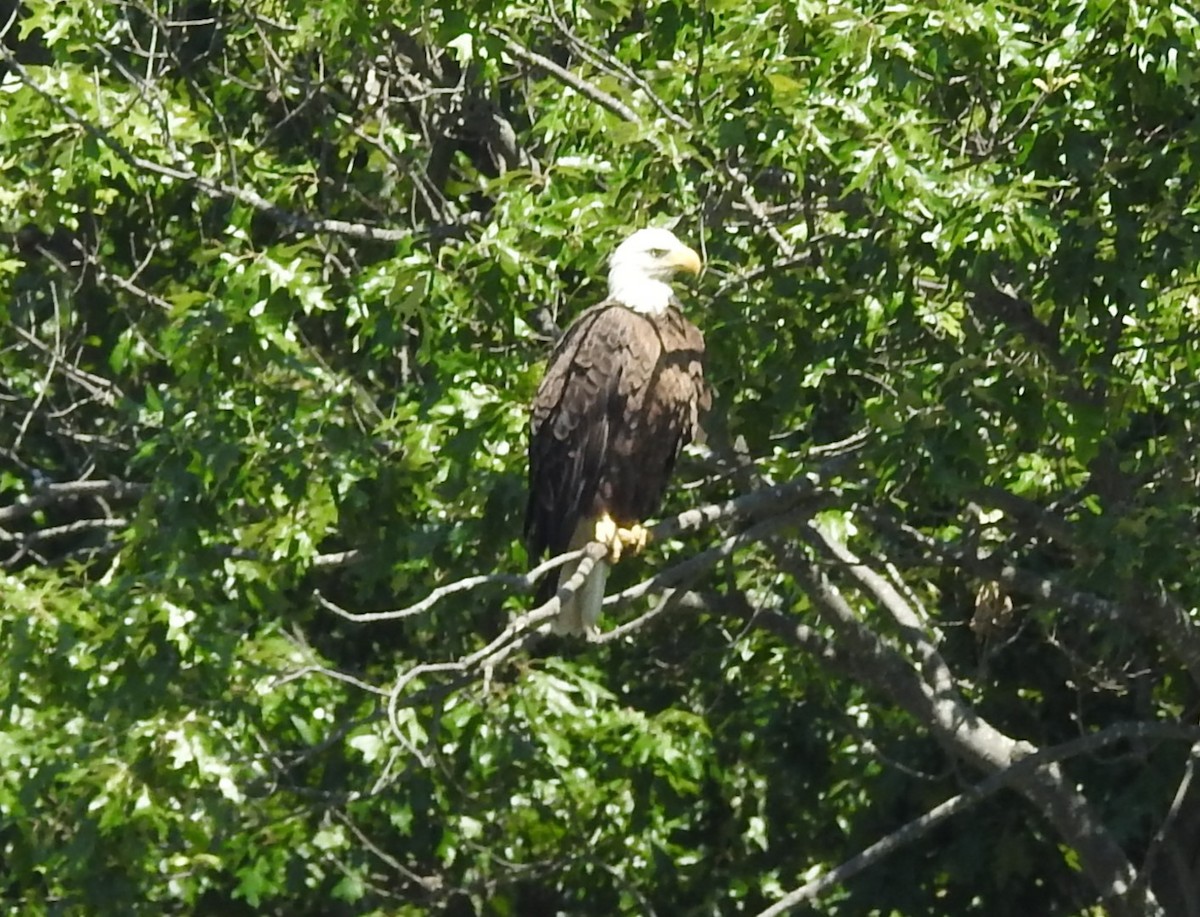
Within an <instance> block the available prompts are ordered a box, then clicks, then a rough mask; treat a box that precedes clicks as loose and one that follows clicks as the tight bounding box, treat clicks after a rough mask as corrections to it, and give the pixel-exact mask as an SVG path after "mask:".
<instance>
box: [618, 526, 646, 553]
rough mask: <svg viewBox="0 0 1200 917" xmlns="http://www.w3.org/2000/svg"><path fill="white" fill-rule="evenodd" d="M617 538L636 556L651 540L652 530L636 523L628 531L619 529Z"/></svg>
mask: <svg viewBox="0 0 1200 917" xmlns="http://www.w3.org/2000/svg"><path fill="white" fill-rule="evenodd" d="M617 538H618V539H619V540H620V541H621V542H622V543H623V544H624V545H625V547H627V548H629V549H630V550H632V551H633V553H634V554H639V553H641V551H642V549H643V548H644V547H646V543H647V542H648V541H649V540H650V530H649V529H648V528H646V527H645V526H644V525H642V524H641V523H640V522H635V523H634V524H633V525H631V526H630V527H629V528H627V529H617Z"/></svg>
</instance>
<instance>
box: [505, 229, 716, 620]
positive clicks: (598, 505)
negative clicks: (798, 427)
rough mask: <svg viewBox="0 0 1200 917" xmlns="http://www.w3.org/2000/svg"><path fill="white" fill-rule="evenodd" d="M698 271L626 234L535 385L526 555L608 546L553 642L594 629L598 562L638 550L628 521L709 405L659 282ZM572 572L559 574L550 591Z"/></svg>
mask: <svg viewBox="0 0 1200 917" xmlns="http://www.w3.org/2000/svg"><path fill="white" fill-rule="evenodd" d="M700 266H701V262H700V256H699V255H697V254H696V252H694V251H693V250H692V249H690V248H688V247H687V246H686V245H684V244H683V243H682V242H680V241H679V240H678V239H677V238H676V237H675V235H674V234H673V233H671V232H668V231H667V230H665V229H640V230H638V231H637V232H635V233H633V234H632V235H631V236H629V238H627V239H626V240H625V241H624V242H622V243H621V244H620V245H619V246H618V247H617V249H616V251H615V252H613V255H612V258H611V259H610V261H609V272H608V298H607V299H605V300H604V301H603V302H601V303H599V304H598V305H595V306H592V307H591V308H590V309H588V310H586V311H585V312H583V313H582V314H581V315H580V316H579V317H578V318H577V319H575V321H574V322H572V324H571V326H570V327H569V328H568V329H567V331H566V333H565V334H563V336H562V338H561V339H560V340H559V342H558V344H557V346H556V347H555V348H554V352H553V353H552V354H551V356H550V362H549V364H548V366H547V368H546V375H545V377H544V378H543V379H542V382H541V385H540V386H538V391H537V395H536V397H535V398H534V400H533V406H532V411H531V418H530V424H529V502H528V505H527V508H526V513H525V538H526V541H527V543H528V546H529V549H530V552H531V554H532V556H534V557H540V556H541V555H542V554H543V552H546V551H549V553H550V555H551V556H554V555H557V554H561V553H563V552H565V551H568V550H576V549H578V548H582V547H584V546H585V545H586V544H588V543H589V542H591V541H599V542H601V543H603V544H605V545H607V546H608V558H607V561H601V562H600V563H597V564H596V566H595V567H594V568H593V573H592V575H591V576H590V577H589V579H588V581H587V582H586V583H585V584H584V586H583V587H582V588H580V589H579V591H578V592H577V593H576V594H575V595H574V596H573V597H572V598H571V600H569V601H567V602H566V603H564V605H563V608H562V610H561V611H560V613H559V615H558V617H557V618H556V619H555V621H554V622H553V624H552V630H553V631H554V633H557V634H579V635H582V634H587V633H591V632H592V631H594V629H595V626H596V622H597V621H598V620H599V618H600V606H601V603H602V602H603V601H604V585H605V581H606V579H607V576H608V564H609V563H610V562H611V563H616V562H617V561H618V560H619V559H620V557H621V551H622V548H623V547H630V548H632V549H633V550H635V551H636V550H639V549H640V548H641V547H642V546H644V545H645V543H646V537H647V532H646V530H645V528H643V527H642V525H641V524H640V523H641V521H642V520H644V519H645V518H646V517H647V516H650V515H652V514H653V513H654V512H656V511H657V509H658V507H659V504H660V503H661V501H662V497H663V492H664V491H665V490H666V487H667V481H668V479H669V478H670V475H671V470H672V468H673V467H674V465H675V459H676V458H677V457H678V455H679V452H680V450H681V449H682V448H683V447H684V446H685V445H687V444H688V443H689V442H691V441H692V440H693V439H695V438H696V437H697V436H698V435H700V433H701V430H700V418H701V415H702V414H703V413H704V412H705V411H707V410H708V408H709V407H710V405H711V402H712V395H711V392H710V390H709V387H708V385H707V383H706V382H705V381H704V369H703V358H704V336H703V335H702V334H701V333H700V331H699V329H697V328H696V326H695V325H693V324H692V323H691V322H689V321H688V320H687V319H686V318H684V316H683V313H682V312H681V311H680V304H679V300H678V299H676V298H675V294H674V293H673V291H672V290H671V287H670V284H669V281H670V280H671V278H672V277H673V276H674V275H675V274H676V273H677V272H679V271H686V272H688V273H691V274H698V273H699V272H700ZM577 566H578V563H575V564H567V565H565V566H563V567H562V568H561V571H562V572H561V573H560V574H559V577H558V582H559V583H560V584H561V583H565V582H566V581H567V580H568V579H570V577H571V575H572V574H573V573H574V572H575V569H576V568H577ZM554 585H555V582H554V579H553V578H550V579H548V580H547V582H545V583H544V584H543V586H542V590H541V592H540V593H539V596H540V602H541V601H545V600H546V599H548V598H549V597H550V596H551V595H553V593H554ZM540 602H539V604H540Z"/></svg>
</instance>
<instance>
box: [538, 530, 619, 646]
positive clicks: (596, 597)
mask: <svg viewBox="0 0 1200 917" xmlns="http://www.w3.org/2000/svg"><path fill="white" fill-rule="evenodd" d="M595 538H596V520H595V519H580V520H579V523H578V524H577V525H576V526H575V534H574V535H572V536H571V543H570V545H568V547H567V550H568V551H578V550H579V549H580V548H584V547H587V545H588V544H589V543H590V542H592V541H594V540H595ZM578 568H579V561H577V560H574V561H571V563H569V564H563V566H562V568H561V569H562V572H561V573H560V574H559V575H558V586H559V588H560V589H561V588H562V587H563V585H564V584H566V582H567V580H569V579H570V578H571V577H572V576H574V575H575V571H576V570H577V569H578ZM607 582H608V563H607V562H606V561H603V560H598V561H596V565H595V566H594V567H592V573H591V575H590V576H589V577H588V578H587V581H586V582H585V583H584V584H583V585H582V586H580V587H579V589H578V590H577V591H576V592H575V594H574V595H573V596H571V597H570V598H569V599H567V600H566V601H565V602H563V606H562V608H561V609H560V610H559V612H558V617H557V618H555V619H554V621H553V622H552V623H551V625H550V630H551V632H552V633H555V634H573V635H575V636H578V637H582V636H583V635H584V634H586V633H588V632H589V631H591V630H593V629H594V628H595V627H596V622H597V621H599V620H600V606H601V605H603V604H604V585H605V583H607Z"/></svg>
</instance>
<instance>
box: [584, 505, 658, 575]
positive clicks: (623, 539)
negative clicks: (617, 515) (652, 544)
mask: <svg viewBox="0 0 1200 917" xmlns="http://www.w3.org/2000/svg"><path fill="white" fill-rule="evenodd" d="M595 537H596V541H598V542H600V543H601V544H602V545H604V546H605V547H606V548H608V562H609V563H610V564H615V563H618V562H619V561H620V560H621V555H622V554H623V553H624V552H625V549H626V548H629V549H630V550H631V551H633V553H634V554H637V553H638V552H639V551H641V550H642V548H644V547H646V543H647V542H648V541H649V540H650V530H649V529H647V528H646V527H645V526H644V525H642V524H640V523H637V522H635V523H634V524H633V525H631V526H630V527H629V528H627V529H625V528H621V526H619V525H617V521H616V520H615V519H613V517H612V516H610V515H609V514H608V513H605V514H604V515H603V516H601V517H600V518H599V519H597V520H596V533H595Z"/></svg>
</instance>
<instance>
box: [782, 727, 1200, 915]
mask: <svg viewBox="0 0 1200 917" xmlns="http://www.w3.org/2000/svg"><path fill="white" fill-rule="evenodd" d="M1198 737H1200V727H1197V726H1181V725H1177V724H1173V723H1117V724H1115V725H1113V726H1109V727H1108V728H1106V729H1103V730H1101V731H1100V732H1096V733H1092V734H1091V735H1087V736H1081V737H1080V738H1077V739H1071V740H1070V741H1067V742H1063V743H1062V744H1060V745H1054V746H1051V747H1050V748H1043V749H1042V750H1040V751H1038V752H1035V753H1034V754H1032V755H1029V756H1028V757H1026V758H1022V759H1021V760H1020V761H1017V762H1016V763H1014V764H1012V765H1011V766H1009V767H1007V768H1005V769H1004V770H1002V771H1000V772H998V773H996V774H993V775H992V776H991V777H988V778H987V779H986V780H984V781H983V782H981V783H978V784H976V785H975V786H973V787H971V788H970V789H969V790H967V791H965V792H963V793H960V794H958V795H957V796H954V797H953V798H951V799H947V800H946V801H945V802H943V803H941V804H940V805H937V806H934V807H933V808H932V809H930V810H929V811H928V812H926V813H925V814H924V815H921V816H920V817H918V818H914V819H913V820H912V821H910V822H909V823H908V824H906V825H904V826H903V827H901V828H899V829H897V830H896V831H893V832H892V833H891V834H889V835H888V836H887V837H885V838H882V839H881V840H879V841H876V842H875V843H874V844H872V845H871V846H870V847H868V848H866V849H865V850H863V851H862V852H861V853H859V854H857V855H856V856H854V857H852V858H851V859H849V860H847V861H846V862H845V863H842V864H841V865H840V866H837V867H836V868H834V869H831V870H829V871H828V872H826V873H824V874H823V875H821V876H819V877H818V878H816V879H813V880H812V881H811V882H808V883H807V884H805V885H803V886H801V887H800V888H798V889H796V890H795V891H791V892H788V894H786V895H785V896H784V897H783V898H781V899H780V900H779V901H777V902H775V903H774V904H773V905H771V906H770V907H769V908H767V909H766V910H764V911H760V912H759V914H758V917H778V915H780V914H783V913H784V912H786V911H788V910H789V909H791V908H793V907H795V906H796V905H798V904H801V903H802V902H805V901H810V900H812V899H813V898H815V897H817V896H818V895H819V894H821V893H822V892H824V891H828V890H829V889H831V888H833V887H835V886H837V885H841V884H843V883H844V882H846V880H848V879H850V878H851V877H853V876H855V875H857V874H858V873H860V872H862V871H863V870H864V869H867V868H869V867H871V866H874V865H875V864H876V863H878V862H879V861H880V860H882V859H883V858H884V857H886V856H888V855H890V854H892V853H895V852H896V851H897V850H899V849H900V848H901V847H905V846H907V845H908V844H911V843H914V842H915V841H917V840H919V839H920V838H922V837H924V836H925V835H927V834H929V832H931V831H932V830H933V829H934V828H936V827H937V826H938V825H940V824H941V823H942V822H944V821H946V820H947V819H949V818H951V817H953V816H955V815H957V814H959V813H960V812H964V811H966V810H967V809H969V808H971V807H973V806H975V805H976V804H978V803H979V802H981V801H982V800H984V799H986V798H987V797H989V796H992V795H993V794H995V793H997V792H999V791H1000V790H1002V789H1005V788H1006V787H1008V786H1011V785H1012V784H1013V783H1014V782H1015V781H1016V780H1017V779H1018V778H1021V777H1026V778H1027V777H1029V776H1031V775H1032V774H1033V773H1034V772H1035V771H1036V770H1037V769H1038V768H1040V767H1044V766H1045V765H1047V764H1052V763H1056V762H1059V761H1065V760H1067V759H1068V758H1073V757H1076V756H1078V755H1081V754H1089V753H1091V752H1094V751H1097V750H1098V749H1100V748H1104V747H1105V746H1108V745H1112V744H1113V743H1115V742H1122V741H1126V740H1129V739H1155V740H1169V741H1180V740H1182V741H1194V740H1195V739H1196V738H1198Z"/></svg>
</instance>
